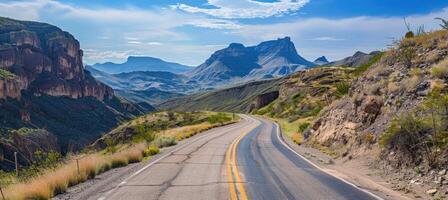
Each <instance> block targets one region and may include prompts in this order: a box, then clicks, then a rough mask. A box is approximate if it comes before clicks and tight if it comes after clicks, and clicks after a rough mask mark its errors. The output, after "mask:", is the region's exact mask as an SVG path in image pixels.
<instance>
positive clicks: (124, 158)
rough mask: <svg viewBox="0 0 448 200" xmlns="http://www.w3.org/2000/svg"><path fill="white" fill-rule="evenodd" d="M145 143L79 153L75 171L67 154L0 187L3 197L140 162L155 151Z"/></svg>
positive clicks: (185, 131)
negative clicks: (34, 173)
mask: <svg viewBox="0 0 448 200" xmlns="http://www.w3.org/2000/svg"><path fill="white" fill-rule="evenodd" d="M152 118H154V116H152V115H148V116H147V117H141V119H139V120H137V121H140V122H143V121H147V120H151V119H152ZM133 122H135V121H133ZM133 122H130V123H133ZM229 123H233V122H229ZM222 125H225V124H209V123H207V122H205V123H201V124H197V125H191V126H185V127H181V128H175V129H171V130H166V131H163V132H161V133H159V136H168V137H169V136H172V137H175V138H177V139H178V140H181V139H185V138H188V137H191V136H193V135H195V134H197V133H200V132H202V131H205V130H208V129H211V128H214V127H217V126H222ZM147 145H148V144H146V143H140V144H137V145H133V146H122V148H120V150H119V151H117V152H115V153H112V154H104V153H101V152H96V153H90V154H85V155H80V157H81V158H79V159H78V163H79V173H78V167H77V162H76V159H75V158H68V159H67V161H66V162H64V163H61V164H60V166H59V167H56V168H55V169H48V170H47V171H44V172H43V173H42V175H40V176H38V177H36V178H34V179H31V180H28V181H26V182H23V183H16V184H12V185H9V186H7V187H6V188H4V190H3V191H4V194H5V196H6V198H7V199H11V200H22V199H49V198H51V197H53V196H54V195H57V194H60V193H63V192H65V191H66V190H67V188H68V187H70V186H73V185H76V184H78V183H81V182H84V181H86V180H88V179H92V178H94V177H95V176H96V175H98V174H100V173H102V172H105V171H107V170H109V169H111V168H116V167H122V166H126V165H128V164H129V163H135V162H140V161H142V160H143V157H144V156H145V155H148V156H150V155H154V154H155V153H158V152H159V151H155V150H154V149H153V150H152V151H151V154H145V150H148V146H147ZM157 150H158V149H157Z"/></svg>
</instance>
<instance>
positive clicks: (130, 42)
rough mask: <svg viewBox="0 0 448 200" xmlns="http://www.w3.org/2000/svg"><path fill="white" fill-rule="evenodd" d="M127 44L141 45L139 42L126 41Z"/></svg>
mask: <svg viewBox="0 0 448 200" xmlns="http://www.w3.org/2000/svg"><path fill="white" fill-rule="evenodd" d="M128 44H142V42H140V41H128Z"/></svg>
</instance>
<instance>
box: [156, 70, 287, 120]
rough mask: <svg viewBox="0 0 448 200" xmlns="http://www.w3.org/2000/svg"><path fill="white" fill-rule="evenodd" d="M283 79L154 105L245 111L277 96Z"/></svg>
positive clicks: (163, 108)
mask: <svg viewBox="0 0 448 200" xmlns="http://www.w3.org/2000/svg"><path fill="white" fill-rule="evenodd" d="M283 81H284V80H283V79H282V78H280V79H272V80H265V81H256V82H250V83H246V84H242V85H239V86H234V87H229V88H225V89H219V90H214V91H210V92H203V93H197V94H192V95H187V96H183V97H179V98H174V99H171V100H168V101H166V102H164V103H162V104H160V105H157V106H156V107H157V108H158V109H160V110H174V111H198V110H208V111H225V112H240V113H247V112H251V111H253V110H257V109H259V108H261V107H263V106H265V105H267V104H269V103H270V102H271V101H273V100H274V99H276V98H277V97H278V87H279V86H280V85H281V83H282V82H283Z"/></svg>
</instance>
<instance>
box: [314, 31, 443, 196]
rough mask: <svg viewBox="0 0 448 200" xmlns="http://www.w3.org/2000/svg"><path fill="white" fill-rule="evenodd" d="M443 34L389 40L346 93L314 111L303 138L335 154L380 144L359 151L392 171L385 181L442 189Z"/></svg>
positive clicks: (432, 192)
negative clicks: (390, 178) (387, 47)
mask: <svg viewBox="0 0 448 200" xmlns="http://www.w3.org/2000/svg"><path fill="white" fill-rule="evenodd" d="M447 41H448V31H437V32H432V33H426V34H422V35H419V36H415V37H411V38H405V39H403V40H402V41H400V42H397V44H396V46H395V47H393V48H391V49H390V50H388V51H387V52H386V53H385V54H384V56H383V57H382V58H381V59H380V60H379V61H378V62H377V63H375V64H374V65H372V67H370V68H369V69H368V70H367V71H366V72H365V73H363V74H362V75H361V76H360V77H358V78H356V79H355V80H354V81H353V82H352V86H351V89H350V91H349V93H348V95H347V96H345V97H343V98H342V99H340V100H338V101H335V102H333V103H332V104H331V105H330V106H329V107H327V108H325V110H324V111H323V112H321V115H320V117H319V118H318V119H317V120H316V121H314V123H313V125H312V126H311V128H310V129H309V130H308V131H307V133H308V134H309V138H308V140H310V141H317V142H318V143H320V144H322V145H325V146H327V147H329V148H330V149H331V150H332V151H333V152H335V153H336V154H338V155H341V156H343V157H346V156H347V157H349V158H356V157H358V156H365V154H366V152H371V153H372V152H373V153H374V152H380V154H376V153H374V156H372V154H371V153H367V155H370V157H372V158H373V159H378V160H380V161H381V162H380V163H382V164H379V166H378V167H380V168H384V169H385V172H386V173H387V174H389V176H393V175H394V174H399V176H398V178H396V179H395V180H393V182H395V183H397V184H400V183H399V182H400V181H402V182H404V183H403V184H409V180H411V183H410V184H409V185H408V190H411V191H412V190H413V189H415V190H418V188H423V189H424V188H426V190H427V191H426V192H427V194H430V195H435V194H436V193H437V195H438V196H444V195H445V192H446V191H447V188H446V187H447V184H448V181H444V180H445V179H446V178H447V177H444V175H445V173H446V172H443V170H446V166H447V164H448V157H447V155H448V145H447V144H448V143H447V141H448V135H447V131H448V127H447V124H448V120H447V119H448V118H447V117H446V116H448V113H447V110H446V108H447V107H448V101H447V99H448V92H447V83H448V57H447V55H448V42H447ZM306 135H307V134H306ZM377 150H379V151H377ZM435 170H441V172H440V173H439V174H438V173H436V172H437V171H436V172H434V171H435ZM409 188H410V189H409ZM442 199H443V198H442Z"/></svg>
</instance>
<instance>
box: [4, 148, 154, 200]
mask: <svg viewBox="0 0 448 200" xmlns="http://www.w3.org/2000/svg"><path fill="white" fill-rule="evenodd" d="M145 148H146V146H145V144H138V145H135V146H132V147H129V148H126V149H123V150H122V151H119V152H117V153H114V154H110V155H103V154H101V153H94V154H89V155H85V156H84V157H82V158H80V159H79V174H78V168H77V164H76V159H71V160H70V161H68V162H66V163H65V164H62V165H61V166H60V167H58V168H56V169H49V170H47V171H45V172H44V173H43V175H41V176H38V177H36V178H34V179H31V180H29V181H27V182H25V183H19V184H14V185H10V186H8V187H7V188H5V195H6V197H7V199H13V200H15V199H49V198H51V197H53V196H54V195H57V194H60V193H63V192H65V191H66V190H67V188H68V187H69V186H72V185H76V184H78V183H81V182H84V181H86V180H88V179H92V178H94V177H95V176H96V175H98V174H100V173H102V172H104V171H107V170H109V169H111V168H114V167H121V166H125V165H127V164H128V163H133V162H139V161H141V160H142V159H143V150H144V149H145Z"/></svg>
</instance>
